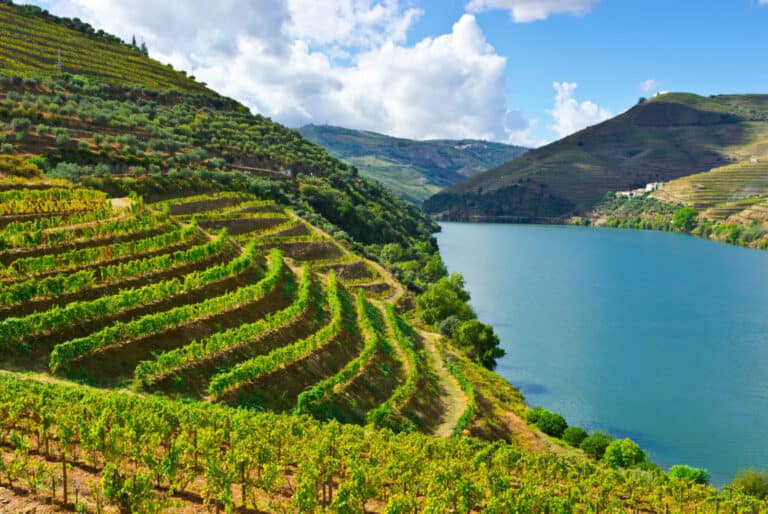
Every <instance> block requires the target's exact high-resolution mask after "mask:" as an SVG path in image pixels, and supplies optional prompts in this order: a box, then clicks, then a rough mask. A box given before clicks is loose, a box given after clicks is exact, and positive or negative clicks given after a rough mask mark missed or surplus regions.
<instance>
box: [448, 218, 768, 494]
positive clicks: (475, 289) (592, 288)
mask: <svg viewBox="0 0 768 514" xmlns="http://www.w3.org/2000/svg"><path fill="white" fill-rule="evenodd" d="M442 227H443V231H442V233H440V234H439V235H438V241H439V244H440V251H441V253H442V256H443V258H444V260H445V262H446V265H447V266H448V269H449V270H450V271H458V272H461V273H462V274H463V275H464V277H465V279H466V281H467V285H468V289H469V291H470V293H471V294H472V305H473V306H474V308H475V310H476V311H477V313H478V316H479V318H480V319H481V320H482V321H485V322H487V323H490V324H492V325H493V326H494V327H495V329H496V331H497V333H498V334H499V337H500V338H501V342H502V345H503V347H504V349H505V350H506V352H507V355H506V356H505V357H504V358H503V359H501V360H500V362H499V366H498V368H497V371H498V372H499V373H500V374H501V375H503V376H504V377H506V378H507V379H508V380H510V382H512V383H513V384H515V385H517V386H518V387H520V389H522V391H523V392H524V393H525V395H526V399H527V402H528V404H530V405H542V406H544V407H545V408H548V409H550V410H553V411H555V412H559V413H561V414H563V415H564V416H565V417H566V419H567V420H568V421H569V423H570V424H575V425H582V426H584V427H586V428H588V429H592V428H603V429H606V430H608V431H610V432H611V433H612V434H613V435H614V436H623V437H626V436H628V437H632V438H633V439H635V440H636V441H638V443H640V444H641V446H643V447H644V448H645V449H646V450H647V451H648V452H649V454H650V456H651V458H652V459H653V460H654V461H655V462H656V463H658V464H660V465H662V466H664V467H668V466H669V465H672V464H676V463H686V464H690V465H693V466H699V467H705V468H707V469H709V470H710V472H711V474H712V479H713V482H715V483H717V484H722V483H724V482H727V481H729V480H730V479H731V478H732V476H733V474H734V473H735V471H736V470H737V469H741V468H745V467H749V466H753V467H758V468H762V469H768V252H764V251H763V252H761V251H756V250H747V249H743V248H737V247H732V246H728V245H724V244H718V243H712V242H709V241H705V240H701V239H697V238H694V237H689V236H681V235H675V234H668V233H663V232H646V231H636V230H614V229H592V228H581V227H560V226H535V225H495V224H464V223H444V224H442Z"/></svg>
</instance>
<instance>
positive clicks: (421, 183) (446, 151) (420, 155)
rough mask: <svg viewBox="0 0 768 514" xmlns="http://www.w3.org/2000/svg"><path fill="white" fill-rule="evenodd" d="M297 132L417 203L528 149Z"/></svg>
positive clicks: (350, 132)
mask: <svg viewBox="0 0 768 514" xmlns="http://www.w3.org/2000/svg"><path fill="white" fill-rule="evenodd" d="M298 131H299V133H300V134H301V135H302V136H303V137H305V138H307V139H308V140H310V141H312V142H313V143H315V144H318V145H320V146H322V147H323V148H325V149H326V150H327V151H328V152H329V153H330V154H331V155H333V156H334V157H336V158H338V159H341V160H342V161H344V162H346V163H348V164H350V165H352V166H355V167H356V168H357V169H358V170H359V172H360V174H361V175H362V176H363V177H366V178H369V179H372V180H376V181H379V182H381V183H382V184H384V185H386V186H387V187H389V188H390V189H391V190H393V191H394V192H395V193H397V194H399V195H400V196H402V197H403V198H405V199H406V200H408V201H410V202H412V203H421V202H422V201H423V200H425V199H426V198H428V197H429V196H431V195H432V194H434V193H436V192H438V191H440V190H442V189H443V188H445V187H449V186H451V185H453V184H456V183H457V182H460V181H461V180H464V179H465V178H467V177H471V176H473V175H476V174H477V173H481V172H483V171H485V170H487V169H489V168H492V167H494V166H497V165H499V164H501V163H503V162H507V161H508V160H509V159H513V158H516V157H518V156H520V155H522V154H523V153H524V152H525V151H527V149H526V148H524V147H520V146H513V145H507V144H504V143H496V142H491V141H483V140H477V139H456V140H453V139H428V140H413V139H407V138H401V137H394V136H388V135H386V134H381V133H378V132H373V131H367V130H356V129H349V128H344V127H337V126H332V125H311V124H310V125H305V126H303V127H301V128H299V129H298Z"/></svg>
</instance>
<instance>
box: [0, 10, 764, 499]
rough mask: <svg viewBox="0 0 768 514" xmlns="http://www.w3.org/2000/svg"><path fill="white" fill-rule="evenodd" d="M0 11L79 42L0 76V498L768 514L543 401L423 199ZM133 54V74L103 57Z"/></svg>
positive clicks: (141, 68) (76, 31) (89, 41)
mask: <svg viewBox="0 0 768 514" xmlns="http://www.w3.org/2000/svg"><path fill="white" fill-rule="evenodd" d="M2 8H3V13H4V14H3V15H4V17H5V18H4V19H5V20H6V21H7V25H6V26H5V27H4V29H3V30H4V31H5V32H4V37H7V39H4V40H3V43H5V42H6V41H8V42H9V45H14V47H16V48H19V49H22V50H24V49H27V50H30V49H31V48H30V47H31V46H32V45H37V44H41V45H43V46H42V47H40V48H37V49H36V50H35V51H36V52H39V51H43V50H45V51H48V54H50V52H49V50H50V48H49V47H50V46H51V45H50V44H48V46H47V47H46V46H45V45H46V44H45V43H44V42H43V43H37V42H36V41H37V40H30V41H31V42H28V37H29V35H28V30H27V29H25V28H24V27H25V26H26V25H25V24H26V23H30V20H33V21H35V23H40V24H42V25H41V26H40V27H39V31H40V32H41V33H45V32H46V31H49V32H50V33H51V34H56V37H57V38H59V39H66V40H71V41H78V42H79V44H80V45H81V48H80V50H81V51H78V52H75V53H73V54H71V55H70V56H69V58H70V61H69V66H71V68H70V69H69V70H62V72H61V73H60V72H59V71H58V69H57V66H54V67H53V68H50V67H48V66H47V65H39V66H38V64H35V63H34V62H33V63H31V64H29V65H28V66H27V65H25V64H24V61H22V60H16V61H13V63H14V64H13V66H14V68H13V69H8V68H3V70H2V72H0V97H2V102H1V103H0V510H2V511H3V512H5V511H10V512H16V511H21V512H72V511H77V512H92V513H99V514H101V513H102V512H107V513H115V512H120V513H129V512H142V513H143V512H190V513H191V512H201V513H202V512H210V511H217V512H218V511H222V510H223V511H225V512H359V513H363V512H416V511H428V512H446V511H455V512H479V511H490V512H515V511H518V512H539V511H550V512H562V511H601V512H607V511H617V512H618V511H636V510H641V511H661V510H662V509H665V510H668V509H670V508H671V509H672V510H674V511H680V512H687V511H692V510H694V511H707V510H719V509H721V508H722V509H723V510H724V511H725V510H733V511H745V510H746V509H748V508H753V507H754V508H755V509H764V508H765V507H766V505H765V502H763V501H760V500H757V499H755V498H753V497H751V496H747V495H745V494H742V493H741V492H740V491H739V490H736V491H728V492H727V493H726V492H723V491H718V490H716V489H714V488H711V487H709V486H707V485H706V484H705V483H699V482H706V480H705V479H703V478H701V477H702V476H703V475H701V474H699V479H692V477H695V471H696V470H694V475H690V474H687V473H689V472H688V471H685V470H683V471H682V472H681V473H678V474H675V473H672V474H667V473H665V472H664V471H663V470H661V469H659V468H658V467H656V466H655V465H654V464H653V463H651V462H648V461H647V459H646V455H645V453H644V452H643V451H642V450H641V449H640V448H639V447H638V446H637V445H636V444H635V443H634V442H632V441H631V440H629V439H623V440H619V439H616V440H612V439H611V438H610V437H609V436H608V435H606V434H601V433H591V434H589V435H587V433H586V432H585V431H584V430H582V429H579V428H578V427H568V428H570V429H572V430H571V431H570V432H568V434H569V435H566V426H567V423H566V421H565V420H564V419H563V418H562V417H561V416H558V415H557V414H555V413H551V412H546V411H543V410H541V409H530V408H529V407H528V406H526V405H525V403H524V399H523V396H522V394H521V393H520V392H519V391H518V390H517V389H515V388H514V387H513V386H511V385H510V384H509V383H507V382H506V381H505V380H503V379H502V378H501V377H500V376H498V375H496V374H495V373H493V372H492V371H491V369H490V368H493V365H494V362H495V358H496V357H498V355H499V353H498V347H497V345H498V340H497V339H494V338H495V335H494V334H493V331H492V329H491V328H490V327H487V326H485V325H483V324H482V323H481V322H479V321H478V320H477V319H476V315H475V313H474V312H473V311H472V309H471V308H470V306H469V304H468V303H467V302H468V300H469V295H468V294H467V292H466V291H465V290H464V289H463V280H462V279H461V277H460V276H457V275H451V276H447V272H446V270H445V267H444V265H443V263H442V261H441V258H440V254H439V252H438V249H437V246H436V244H435V241H434V239H433V237H432V233H433V231H434V230H436V229H437V226H436V225H435V224H434V223H433V222H431V221H430V220H429V219H428V218H427V217H426V216H425V215H424V214H423V213H422V212H421V211H420V210H419V209H417V208H416V207H415V206H413V205H409V204H407V203H405V202H404V201H403V200H402V199H400V198H398V197H396V196H395V195H394V194H392V193H391V192H390V191H388V190H387V189H386V188H384V187H383V186H381V185H379V184H377V183H375V182H372V181H369V180H366V179H365V178H363V177H360V176H359V175H358V174H357V172H356V170H355V169H353V168H352V167H350V166H348V165H347V164H344V163H342V162H340V161H339V160H337V159H335V158H334V157H332V156H331V155H329V154H328V153H327V152H325V151H324V150H323V149H322V148H321V147H319V146H317V145H315V144H312V143H310V142H308V141H306V140H305V139H303V138H302V137H301V136H300V135H299V134H298V133H296V132H295V131H292V130H288V129H287V128H285V127H283V126H282V125H279V124H277V123H275V122H273V121H271V120H269V119H267V118H265V117H263V116H258V115H253V114H252V113H250V112H249V111H248V109H247V108H245V107H244V106H242V105H240V104H238V103H237V102H235V101H234V100H231V99H227V98H223V97H221V96H219V95H218V94H216V93H215V92H212V91H210V90H208V89H206V88H205V87H204V86H203V85H202V84H197V83H189V82H188V81H189V80H191V79H189V78H182V77H183V74H181V75H178V74H177V75H172V76H166V75H164V73H165V71H164V70H159V68H157V66H158V63H157V62H156V61H153V60H151V59H149V58H148V57H147V56H146V55H144V54H143V53H141V52H138V51H136V50H135V49H133V48H131V47H127V46H126V45H125V44H124V43H123V42H121V41H119V40H117V39H116V38H114V37H113V36H109V35H107V34H103V33H99V32H98V31H95V30H94V29H93V28H89V27H88V26H84V25H83V24H82V22H78V21H77V20H65V19H59V18H54V17H51V16H50V15H47V14H45V13H43V12H41V11H36V10H34V9H32V10H30V9H22V8H18V7H15V6H12V5H9V4H6V3H4V4H3V5H2ZM91 45H93V52H91V51H90V50H91ZM126 49H127V50H128V51H131V52H134V54H132V57H134V56H135V59H131V63H132V64H130V66H133V68H131V70H133V71H131V73H132V76H133V77H134V78H133V79H132V80H134V81H135V82H131V81H130V80H128V79H125V80H123V79H121V78H120V77H119V76H113V75H110V76H102V75H100V74H99V72H98V70H92V69H91V68H89V67H88V66H91V65H92V64H93V62H94V61H93V59H91V57H90V56H91V55H95V54H96V53H97V52H99V51H103V52H105V53H104V54H103V55H102V58H103V59H104V61H103V62H112V61H110V59H113V57H112V56H111V55H112V54H111V53H110V52H114V53H115V54H116V56H115V57H114V59H115V61H114V62H118V61H117V59H119V58H120V57H119V55H117V54H121V52H123V51H125V50H126ZM29 53H34V52H29ZM13 55H17V54H13ZM18 55H21V54H18ZM2 62H3V63H5V62H6V61H5V60H3V61H2ZM126 66H129V65H128V64H126ZM73 70H74V71H78V72H79V73H78V74H74V73H73ZM176 81H177V82H176ZM571 435H573V437H571ZM625 468H626V469H625ZM630 468H631V469H630Z"/></svg>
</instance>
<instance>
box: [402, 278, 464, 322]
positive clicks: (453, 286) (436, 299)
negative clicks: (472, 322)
mask: <svg viewBox="0 0 768 514" xmlns="http://www.w3.org/2000/svg"><path fill="white" fill-rule="evenodd" d="M468 301H469V293H467V292H466V290H465V289H464V277H462V276H461V274H459V273H451V275H450V276H448V277H444V278H441V279H440V280H438V281H437V282H436V283H434V284H432V285H430V286H429V288H428V289H427V290H426V291H424V293H422V294H421V295H419V296H418V297H417V298H416V304H417V305H418V307H419V316H420V317H421V319H422V321H424V322H425V323H427V324H430V325H434V324H437V323H440V322H441V321H443V320H444V319H446V318H447V317H448V316H455V317H457V318H458V319H460V320H469V319H472V318H474V317H475V313H474V311H473V310H472V307H470V306H469V304H468V303H467V302H468Z"/></svg>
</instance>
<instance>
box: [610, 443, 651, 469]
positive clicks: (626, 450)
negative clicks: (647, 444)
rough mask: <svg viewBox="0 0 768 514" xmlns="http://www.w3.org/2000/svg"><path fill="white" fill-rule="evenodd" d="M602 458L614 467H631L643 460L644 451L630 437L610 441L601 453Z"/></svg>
mask: <svg viewBox="0 0 768 514" xmlns="http://www.w3.org/2000/svg"><path fill="white" fill-rule="evenodd" d="M603 460H604V461H605V462H606V463H607V464H608V465H610V466H613V467H614V468H631V467H632V466H637V465H639V464H642V463H643V462H645V460H646V457H645V452H644V451H643V450H642V448H640V446H639V445H638V444H637V443H636V442H634V441H633V440H632V439H630V438H628V437H627V438H624V439H616V440H614V441H611V443H610V444H609V445H608V447H607V448H606V449H605V453H604V454H603Z"/></svg>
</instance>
